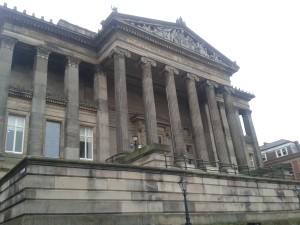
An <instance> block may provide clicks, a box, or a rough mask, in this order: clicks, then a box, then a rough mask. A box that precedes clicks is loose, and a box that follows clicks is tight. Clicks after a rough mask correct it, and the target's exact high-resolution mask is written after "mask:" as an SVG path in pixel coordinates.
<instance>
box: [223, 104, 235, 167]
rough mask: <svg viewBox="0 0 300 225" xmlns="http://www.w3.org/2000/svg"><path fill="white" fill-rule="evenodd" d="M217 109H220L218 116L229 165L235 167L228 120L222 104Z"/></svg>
mask: <svg viewBox="0 0 300 225" xmlns="http://www.w3.org/2000/svg"><path fill="white" fill-rule="evenodd" d="M219 108H220V115H221V119H222V124H223V128H224V133H225V140H226V143H227V149H228V153H229V157H230V161H231V163H234V164H235V165H237V161H236V156H235V152H234V147H233V143H232V138H231V135H230V129H229V125H228V120H227V116H226V112H225V107H224V104H223V103H220V104H219Z"/></svg>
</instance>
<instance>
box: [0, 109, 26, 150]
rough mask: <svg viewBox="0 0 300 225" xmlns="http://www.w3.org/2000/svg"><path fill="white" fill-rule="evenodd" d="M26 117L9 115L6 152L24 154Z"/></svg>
mask: <svg viewBox="0 0 300 225" xmlns="http://www.w3.org/2000/svg"><path fill="white" fill-rule="evenodd" d="M24 128H25V117H23V116H15V115H9V116H8V121H7V133H6V145H5V151H6V152H12V153H22V152H23V142H24Z"/></svg>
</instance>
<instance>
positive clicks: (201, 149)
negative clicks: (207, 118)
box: [186, 73, 209, 161]
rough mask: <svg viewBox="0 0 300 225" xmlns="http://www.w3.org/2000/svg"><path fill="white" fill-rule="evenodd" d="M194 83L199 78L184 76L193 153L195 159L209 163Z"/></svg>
mask: <svg viewBox="0 0 300 225" xmlns="http://www.w3.org/2000/svg"><path fill="white" fill-rule="evenodd" d="M195 81H199V78H198V77H196V76H195V75H193V74H190V73H188V74H187V76H186V88H187V93H188V99H189V108H190V117H191V122H192V130H193V137H194V143H195V150H196V151H195V152H196V157H197V159H202V160H204V161H209V158H208V152H207V146H206V142H205V134H204V130H203V123H202V119H201V113H200V108H199V101H198V94H197V89H196V84H195Z"/></svg>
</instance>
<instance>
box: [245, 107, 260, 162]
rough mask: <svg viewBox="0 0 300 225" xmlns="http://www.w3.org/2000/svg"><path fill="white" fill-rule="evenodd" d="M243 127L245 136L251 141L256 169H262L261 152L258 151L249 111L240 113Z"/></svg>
mask: <svg viewBox="0 0 300 225" xmlns="http://www.w3.org/2000/svg"><path fill="white" fill-rule="evenodd" d="M242 116H243V121H244V126H245V130H246V134H247V135H248V136H250V137H251V138H252V140H253V148H254V157H255V165H256V166H257V167H263V165H264V164H263V161H262V158H261V151H260V149H259V144H258V140H257V136H256V132H255V129H254V125H253V121H252V117H251V111H250V110H243V112H242Z"/></svg>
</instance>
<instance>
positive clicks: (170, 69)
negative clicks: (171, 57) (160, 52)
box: [163, 66, 179, 75]
mask: <svg viewBox="0 0 300 225" xmlns="http://www.w3.org/2000/svg"><path fill="white" fill-rule="evenodd" d="M163 73H168V74H170V75H174V74H176V75H178V74H179V70H178V69H176V68H174V67H172V66H165V68H164V69H163Z"/></svg>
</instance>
